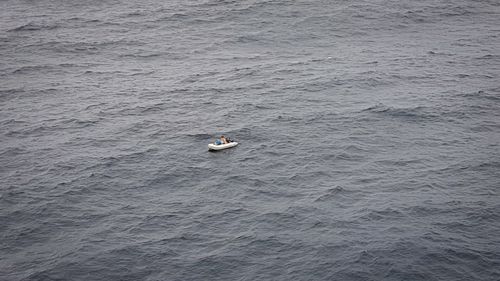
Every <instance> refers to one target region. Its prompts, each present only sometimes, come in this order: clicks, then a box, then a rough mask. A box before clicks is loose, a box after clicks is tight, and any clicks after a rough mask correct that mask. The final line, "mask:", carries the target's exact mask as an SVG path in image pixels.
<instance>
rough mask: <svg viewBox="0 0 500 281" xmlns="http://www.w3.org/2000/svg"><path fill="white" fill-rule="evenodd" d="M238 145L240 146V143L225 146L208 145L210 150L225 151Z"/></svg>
mask: <svg viewBox="0 0 500 281" xmlns="http://www.w3.org/2000/svg"><path fill="white" fill-rule="evenodd" d="M237 145H238V143H237V142H235V141H233V142H230V143H225V144H213V143H209V144H208V150H223V149H226V148H231V147H235V146H237Z"/></svg>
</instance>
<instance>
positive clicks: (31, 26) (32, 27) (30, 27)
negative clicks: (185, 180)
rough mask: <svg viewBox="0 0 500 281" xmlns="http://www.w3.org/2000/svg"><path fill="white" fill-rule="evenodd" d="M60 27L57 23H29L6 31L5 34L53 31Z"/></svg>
mask: <svg viewBox="0 0 500 281" xmlns="http://www.w3.org/2000/svg"><path fill="white" fill-rule="evenodd" d="M60 27H61V26H60V25H59V24H57V23H53V24H47V23H34V22H29V23H27V24H23V25H21V26H18V27H16V28H13V29H9V30H7V32H23V31H38V30H53V29H56V28H60Z"/></svg>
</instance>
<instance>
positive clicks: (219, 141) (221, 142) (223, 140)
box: [214, 136, 228, 145]
mask: <svg viewBox="0 0 500 281" xmlns="http://www.w3.org/2000/svg"><path fill="white" fill-rule="evenodd" d="M226 143H228V141H227V139H226V138H225V137H224V136H220V138H219V139H216V140H215V142H214V144H215V145H221V144H226Z"/></svg>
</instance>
